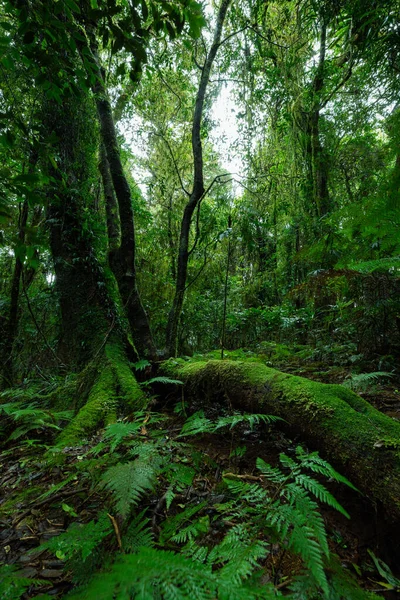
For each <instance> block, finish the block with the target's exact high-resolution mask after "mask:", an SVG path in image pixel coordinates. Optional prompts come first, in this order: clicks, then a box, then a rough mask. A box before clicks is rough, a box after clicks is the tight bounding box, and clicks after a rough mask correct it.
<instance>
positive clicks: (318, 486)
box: [295, 473, 350, 519]
mask: <svg viewBox="0 0 400 600" xmlns="http://www.w3.org/2000/svg"><path fill="white" fill-rule="evenodd" d="M295 481H296V483H297V485H299V486H301V487H303V488H304V489H305V490H307V491H309V492H311V493H312V494H313V495H314V496H315V497H316V498H317V499H318V500H319V501H320V502H324V503H325V504H328V506H332V508H334V509H336V510H337V511H338V512H340V513H341V514H342V515H344V516H345V517H347V518H348V519H350V515H349V513H348V512H347V511H346V510H345V509H344V508H343V506H342V505H341V504H339V502H338V501H337V500H336V498H335V497H334V496H332V494H331V493H330V492H328V490H327V489H326V487H324V486H323V485H322V483H319V482H318V481H316V480H315V479H313V478H312V477H309V476H308V475H306V474H305V473H301V474H300V475H297V476H296V477H295Z"/></svg>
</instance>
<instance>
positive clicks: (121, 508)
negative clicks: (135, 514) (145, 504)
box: [102, 458, 159, 518]
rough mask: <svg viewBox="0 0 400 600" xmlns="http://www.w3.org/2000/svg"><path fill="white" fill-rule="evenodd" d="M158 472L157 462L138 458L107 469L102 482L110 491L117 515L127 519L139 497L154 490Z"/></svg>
mask: <svg viewBox="0 0 400 600" xmlns="http://www.w3.org/2000/svg"><path fill="white" fill-rule="evenodd" d="M158 470H159V461H157V460H153V461H144V460H142V459H141V458H138V459H136V460H134V461H130V462H128V463H125V464H119V465H116V466H114V467H111V468H110V469H108V470H107V471H106V472H105V473H104V475H103V477H102V482H103V484H104V485H105V487H106V488H107V489H109V490H111V491H112V493H113V496H114V502H115V506H116V509H117V511H118V513H119V514H120V515H121V516H122V517H123V518H125V517H127V515H128V514H129V511H130V509H131V508H132V507H134V506H136V505H137V504H138V502H139V500H140V499H141V497H142V496H143V495H144V494H145V493H146V492H149V491H151V490H153V489H154V485H155V482H156V479H157V475H158Z"/></svg>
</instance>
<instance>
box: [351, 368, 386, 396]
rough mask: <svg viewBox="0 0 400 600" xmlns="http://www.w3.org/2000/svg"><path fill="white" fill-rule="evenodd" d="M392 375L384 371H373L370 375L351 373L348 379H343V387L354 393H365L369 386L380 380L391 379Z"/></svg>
mask: <svg viewBox="0 0 400 600" xmlns="http://www.w3.org/2000/svg"><path fill="white" fill-rule="evenodd" d="M392 377H393V373H388V372H386V371H374V372H372V373H352V374H351V376H350V377H349V378H348V379H345V380H344V382H343V385H344V386H345V387H348V388H350V389H351V390H353V391H354V392H365V391H367V390H368V389H369V388H370V387H371V386H373V385H374V384H376V383H379V382H380V381H381V380H382V379H391V378H392Z"/></svg>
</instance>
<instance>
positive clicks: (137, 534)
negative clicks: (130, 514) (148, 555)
mask: <svg viewBox="0 0 400 600" xmlns="http://www.w3.org/2000/svg"><path fill="white" fill-rule="evenodd" d="M146 512H147V509H146V508H145V509H144V510H142V511H141V512H140V513H139V514H138V515H137V516H136V517H135V518H134V519H133V520H132V521H131V522H130V524H129V527H128V530H127V531H126V533H125V535H124V536H123V538H122V546H123V549H124V552H138V551H139V550H140V548H142V547H146V548H152V547H153V546H154V539H153V532H152V530H151V528H150V527H149V524H150V519H148V518H146V517H145V516H144V515H145V514H146Z"/></svg>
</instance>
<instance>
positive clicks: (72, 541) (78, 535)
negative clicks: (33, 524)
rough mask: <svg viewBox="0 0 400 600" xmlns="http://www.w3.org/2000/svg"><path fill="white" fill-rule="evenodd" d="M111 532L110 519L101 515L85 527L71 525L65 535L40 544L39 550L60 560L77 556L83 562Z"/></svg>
mask: <svg viewBox="0 0 400 600" xmlns="http://www.w3.org/2000/svg"><path fill="white" fill-rule="evenodd" d="M111 532H112V525H111V522H110V519H109V518H108V516H107V514H106V513H101V514H100V515H99V517H98V520H97V522H96V523H95V522H94V521H90V522H89V523H86V524H85V525H82V524H76V523H73V524H72V525H71V526H70V527H69V528H68V530H67V531H66V532H65V533H61V534H60V535H58V536H56V537H53V538H51V539H50V540H48V541H47V542H45V543H44V544H42V545H41V546H40V549H41V550H44V549H47V550H50V551H51V552H52V553H53V554H56V555H57V556H58V558H60V559H61V560H70V559H71V558H73V557H74V556H79V557H80V558H81V560H83V561H85V560H86V559H87V558H88V556H89V555H90V554H91V553H92V552H93V550H94V549H95V548H96V547H97V546H98V545H99V544H100V543H101V542H102V541H103V539H104V538H105V537H107V536H108V535H109V534H110V533H111ZM36 550H37V549H35V551H36Z"/></svg>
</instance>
